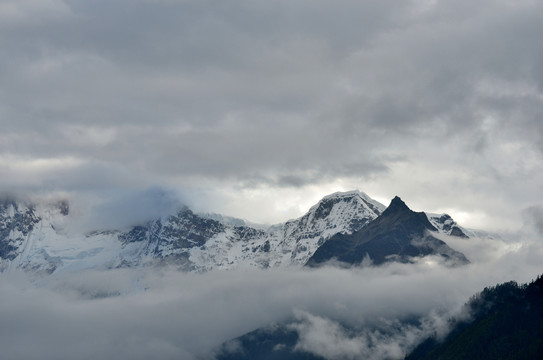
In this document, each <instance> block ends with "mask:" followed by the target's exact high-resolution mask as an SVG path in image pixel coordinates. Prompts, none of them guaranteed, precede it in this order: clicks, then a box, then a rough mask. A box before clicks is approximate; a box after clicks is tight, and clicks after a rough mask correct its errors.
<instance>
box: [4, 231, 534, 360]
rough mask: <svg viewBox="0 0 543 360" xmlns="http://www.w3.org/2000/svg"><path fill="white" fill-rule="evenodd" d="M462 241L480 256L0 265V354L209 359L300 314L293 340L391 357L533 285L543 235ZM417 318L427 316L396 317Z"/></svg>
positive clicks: (333, 354)
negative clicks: (249, 267) (196, 269)
mask: <svg viewBox="0 0 543 360" xmlns="http://www.w3.org/2000/svg"><path fill="white" fill-rule="evenodd" d="M459 241H463V242H464V249H462V250H463V251H466V254H467V255H468V257H470V258H471V259H472V260H474V259H478V261H477V262H475V261H474V262H472V264H470V265H467V266H464V267H460V268H454V269H451V268H447V267H443V266H441V265H440V264H439V263H438V262H437V261H434V259H433V258H431V257H430V258H424V259H423V260H422V261H420V262H418V263H417V264H388V265H386V266H382V267H367V268H361V269H338V268H322V269H316V270H300V269H283V270H268V271H256V270H255V271H241V270H234V271H226V272H219V271H217V272H209V273H204V274H187V273H179V272H176V271H173V270H169V269H145V268H144V269H117V270H109V271H85V272H78V273H66V274H57V275H52V276H50V277H45V278H38V279H34V280H28V279H27V278H26V276H25V275H23V274H18V273H12V274H6V273H4V274H1V276H0V286H1V288H2V294H3V296H2V300H1V301H0V321H1V322H2V330H1V333H0V335H1V336H0V346H1V348H2V353H3V356H5V357H8V358H21V359H38V358H43V357H44V355H47V357H54V358H57V359H88V358H96V357H100V358H112V357H114V358H118V359H145V358H149V357H152V358H155V359H171V358H183V359H196V358H211V357H212V356H213V353H214V351H216V349H217V347H218V346H219V345H220V344H221V343H223V342H225V341H228V340H230V339H233V338H235V337H237V336H240V335H242V334H244V333H246V332H249V331H252V330H254V329H256V328H259V327H263V326H268V325H270V324H272V323H274V322H275V323H277V322H285V323H287V324H288V323H293V321H294V323H293V325H291V326H292V328H293V329H295V330H296V331H297V332H298V333H299V335H300V340H299V343H298V345H297V346H298V349H301V350H304V349H305V350H307V349H314V351H315V349H319V353H320V354H322V355H324V356H327V357H328V358H330V359H332V358H334V359H337V358H344V359H350V358H356V357H360V356H366V357H367V358H376V359H377V358H381V357H382V356H384V355H387V356H388V355H390V356H396V355H398V354H403V353H405V352H406V351H408V350H409V349H410V348H411V347H413V346H414V345H415V344H416V342H417V341H420V339H421V338H422V337H423V336H425V335H427V334H430V333H433V332H437V333H442V334H445V333H446V330H447V319H448V318H449V317H450V316H454V315H457V314H458V313H459V312H460V311H461V306H462V304H463V303H464V302H466V301H467V300H468V298H469V297H470V296H472V295H473V294H475V293H476V292H478V291H480V290H482V289H483V288H484V287H485V286H489V285H494V284H496V283H499V282H504V281H509V280H512V279H513V280H517V281H519V282H528V281H530V280H531V279H533V278H535V277H536V276H537V275H538V274H539V273H540V271H541V269H540V261H539V259H540V258H541V256H540V255H543V246H542V244H541V242H537V241H533V242H527V241H523V242H515V243H512V242H505V241H500V240H493V241H494V246H495V248H496V249H498V250H496V251H494V252H491V254H492V255H491V256H488V255H483V253H484V252H487V251H486V250H487V248H486V247H484V246H481V242H482V241H483V240H477V239H460V240H459ZM485 256H486V257H485ZM413 318H418V319H419V320H420V321H421V322H420V323H419V324H418V325H417V324H415V325H413V324H412V325H410V326H405V325H404V324H401V321H403V320H409V319H413ZM346 329H351V330H346ZM332 340H334V341H332ZM336 340H337V341H336ZM338 344H342V346H338ZM343 345H344V346H343Z"/></svg>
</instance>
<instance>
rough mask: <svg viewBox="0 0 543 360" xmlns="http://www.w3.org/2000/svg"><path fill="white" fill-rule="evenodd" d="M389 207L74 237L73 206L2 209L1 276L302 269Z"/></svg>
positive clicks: (175, 221)
mask: <svg viewBox="0 0 543 360" xmlns="http://www.w3.org/2000/svg"><path fill="white" fill-rule="evenodd" d="M384 208H385V207H384V206H383V205H382V204H379V203H378V202H376V201H374V200H372V199H371V198H369V197H368V196H367V195H366V194H364V193H362V192H359V191H351V192H345V193H335V194H332V195H329V196H326V197H325V198H323V199H322V200H321V201H319V202H318V203H317V204H316V205H314V206H313V207H312V208H311V209H310V210H309V211H308V213H307V214H305V215H304V216H302V217H300V218H298V219H295V220H290V221H287V222H286V223H283V224H278V225H274V226H272V227H269V228H267V229H266V228H264V229H262V228H258V227H252V226H248V225H244V224H247V223H246V222H244V221H243V220H236V219H233V218H230V217H222V216H219V215H198V214H195V213H193V212H192V211H191V210H190V209H188V208H186V207H184V208H182V209H181V210H179V211H178V212H177V213H175V214H172V215H170V216H166V217H162V218H158V219H155V220H153V221H150V222H148V223H147V224H144V225H140V226H135V227H133V228H132V229H130V230H129V231H124V232H123V231H119V230H98V231H92V232H90V233H77V232H74V231H73V230H72V231H67V230H66V224H67V222H69V221H70V216H69V206H68V204H67V203H66V202H59V203H56V204H50V203H49V204H38V205H25V204H23V203H20V202H15V201H4V202H3V203H2V204H1V205H0V270H1V271H10V270H13V269H16V268H22V269H25V270H29V271H35V272H39V273H52V272H60V271H71V270H76V269H87V268H113V267H133V266H143V265H147V264H153V265H155V264H157V263H158V264H170V265H174V266H176V267H178V268H181V269H183V270H186V271H195V272H201V271H207V270H211V269H230V268H234V267H258V268H268V267H279V266H296V265H302V264H303V263H305V262H306V261H307V259H308V258H309V257H310V256H311V255H312V254H313V252H314V251H315V250H316V249H317V248H318V246H319V245H320V244H322V243H323V242H324V241H325V240H326V239H328V238H329V237H330V236H332V235H334V234H336V233H339V232H341V233H352V232H353V231H357V230H359V229H360V228H362V227H363V226H364V225H366V224H367V223H368V222H370V221H371V220H373V219H375V218H376V217H377V216H378V215H379V214H380V213H381V212H382V211H383V210H384Z"/></svg>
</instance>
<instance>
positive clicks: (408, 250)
mask: <svg viewBox="0 0 543 360" xmlns="http://www.w3.org/2000/svg"><path fill="white" fill-rule="evenodd" d="M431 231H437V229H436V228H435V227H434V226H432V224H431V223H430V222H429V221H428V218H427V217H426V215H425V214H424V213H423V212H413V211H411V210H410V209H409V208H408V207H407V205H406V204H405V203H404V202H403V201H402V200H401V199H400V198H399V197H395V198H394V199H393V200H392V202H391V203H390V205H389V207H388V208H387V209H386V210H385V211H384V212H383V213H382V214H381V215H380V216H379V217H378V218H377V219H375V220H374V221H373V222H371V223H370V224H368V225H367V226H366V227H364V228H362V229H361V230H360V231H357V232H355V233H353V234H351V235H342V234H337V235H335V236H333V237H331V238H330V239H328V241H326V242H325V243H324V244H323V245H322V246H321V247H319V248H318V249H317V251H316V252H315V254H313V256H312V257H311V258H310V259H309V261H308V262H307V264H306V265H307V266H310V267H318V266H320V265H322V264H324V263H326V262H327V261H330V260H336V261H339V262H341V263H345V264H347V265H358V264H360V263H361V262H362V261H363V260H364V259H365V258H367V257H369V259H371V261H372V263H373V264H375V265H379V264H382V263H384V262H387V261H400V262H409V261H410V259H411V258H413V257H422V256H426V255H440V256H441V257H443V258H444V259H446V260H449V261H450V262H452V263H453V264H457V265H459V264H466V263H468V262H469V261H468V260H467V259H466V257H465V256H464V255H463V254H462V253H460V252H457V251H455V250H453V249H451V248H450V247H449V246H447V244H446V243H445V242H443V241H441V240H439V239H437V238H435V237H433V236H432V235H431V233H430V232H431Z"/></svg>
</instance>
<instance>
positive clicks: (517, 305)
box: [406, 277, 543, 360]
mask: <svg viewBox="0 0 543 360" xmlns="http://www.w3.org/2000/svg"><path fill="white" fill-rule="evenodd" d="M466 307H467V309H466V310H467V311H469V312H470V314H471V316H470V319H469V321H457V322H456V323H455V325H454V326H453V330H452V331H451V333H450V334H449V335H448V336H447V337H446V338H445V339H444V340H443V341H442V342H440V341H437V340H436V339H435V338H429V339H427V340H426V341H424V342H423V343H422V344H421V345H419V346H418V347H417V348H416V349H415V350H414V351H413V352H412V353H411V354H410V355H409V356H408V357H407V358H406V360H419V359H443V360H445V359H504V360H505V359H507V360H509V359H511V360H512V359H527V360H528V359H530V360H531V359H543V278H541V277H538V279H537V280H535V281H534V282H532V283H530V284H528V285H518V284H517V283H516V282H508V283H504V284H501V285H497V286H495V287H490V288H485V289H484V290H483V291H482V292H481V293H480V294H477V295H476V296H474V297H473V298H472V299H471V300H470V301H469V302H468V303H467V304H466Z"/></svg>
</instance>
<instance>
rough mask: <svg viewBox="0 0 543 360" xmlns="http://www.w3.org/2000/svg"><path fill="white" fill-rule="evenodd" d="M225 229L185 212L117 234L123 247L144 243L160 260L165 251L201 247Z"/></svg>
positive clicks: (215, 223)
mask: <svg viewBox="0 0 543 360" xmlns="http://www.w3.org/2000/svg"><path fill="white" fill-rule="evenodd" d="M224 229H225V227H224V225H223V224H221V223H220V222H218V221H216V220H212V219H206V218H203V217H200V216H198V215H195V214H194V213H193V212H192V211H191V210H189V209H187V208H184V209H182V210H180V211H179V212H178V213H177V214H176V215H172V216H169V217H168V218H167V219H165V220H162V219H157V220H154V221H152V222H150V223H148V224H147V225H145V226H141V225H140V226H135V227H133V228H132V229H131V230H130V231H128V232H125V233H122V234H120V235H119V239H120V240H121V241H122V242H123V243H124V244H127V243H131V242H140V241H147V242H148V246H147V248H148V249H149V250H150V251H151V253H153V254H155V255H159V256H160V255H161V250H162V249H163V248H164V247H168V248H169V249H170V250H172V249H173V250H175V249H190V248H191V247H194V246H202V245H204V244H205V242H206V241H207V240H208V239H210V238H211V237H213V236H214V235H215V234H218V233H220V232H223V231H224Z"/></svg>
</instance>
